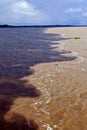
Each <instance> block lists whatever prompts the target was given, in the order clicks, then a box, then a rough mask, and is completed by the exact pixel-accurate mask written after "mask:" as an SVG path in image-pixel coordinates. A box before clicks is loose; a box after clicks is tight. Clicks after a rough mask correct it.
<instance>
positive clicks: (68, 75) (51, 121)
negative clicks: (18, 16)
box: [0, 27, 87, 130]
mask: <svg viewBox="0 0 87 130" xmlns="http://www.w3.org/2000/svg"><path fill="white" fill-rule="evenodd" d="M44 33H45V34H48V33H50V34H61V35H62V37H63V38H65V39H63V40H61V41H60V40H58V41H57V40H56V41H52V42H53V44H51V47H52V48H53V51H58V52H60V53H62V54H61V55H62V58H63V57H65V56H66V57H68V56H71V57H76V58H75V59H74V60H65V61H64V60H62V62H59V61H55V62H49V63H44V62H43V63H38V64H36V65H34V66H31V70H34V73H32V74H31V75H29V76H28V75H27V76H24V77H21V78H20V81H26V83H25V86H26V87H27V86H28V85H32V86H36V88H33V89H32V87H30V88H29V90H28V89H27V91H30V93H28V94H30V96H29V97H27V96H26V95H27V93H25V94H24V93H22V92H21V94H19V93H20V90H19V89H18V88H17V85H18V84H19V81H17V80H16V81H14V80H13V78H12V77H10V79H8V78H7V77H6V78H4V79H3V77H1V81H0V82H1V84H0V85H1V86H2V87H3V86H5V83H6V84H7V81H9V84H11V86H13V87H14V89H15V88H16V92H14V95H9V96H8V95H6V93H7V92H4V94H1V95H0V110H1V112H0V113H2V114H1V116H0V117H1V120H2V119H3V120H4V123H5V122H6V123H7V126H8V123H9V122H11V125H13V124H12V123H13V122H14V121H13V117H15V120H16V121H15V122H17V121H18V120H17V119H19V121H18V122H25V124H27V123H26V122H27V121H28V124H30V128H29V130H38V129H39V130H87V28H86V27H84V28H83V27H79V28H75V27H74V28H71V27H70V28H48V29H45V30H44ZM74 37H80V39H77V40H76V39H74ZM56 39H57V35H56ZM48 40H49V39H48ZM59 43H60V44H59ZM63 51H66V52H67V53H65V52H64V53H63ZM38 53H39V52H38ZM52 58H56V57H52ZM58 58H60V57H58ZM14 82H15V85H14ZM8 86H9V85H8ZM21 87H23V84H22V85H21ZM17 93H18V94H19V95H20V96H18V94H17ZM33 96H35V98H33ZM15 113H16V114H15ZM16 115H17V116H18V115H19V116H18V117H17V116H16ZM20 115H21V118H19V117H20ZM22 117H23V120H22ZM16 118H17V119H16ZM24 118H25V119H24ZM26 120H27V121H26ZM12 121H13V122H12ZM2 124H3V123H2ZM2 124H1V125H2ZM22 124H23V123H22ZM19 126H20V123H19ZM33 126H34V127H33ZM2 128H3V127H2ZM27 129H28V128H27V127H26V128H25V129H23V130H27ZM9 130H10V129H9ZM20 130H22V128H21V127H20Z"/></svg>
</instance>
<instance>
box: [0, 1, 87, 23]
mask: <svg viewBox="0 0 87 130" xmlns="http://www.w3.org/2000/svg"><path fill="white" fill-rule="evenodd" d="M0 24H12V25H48V24H49V25H56V24H62V25H66V24H70V25H87V0H1V1H0Z"/></svg>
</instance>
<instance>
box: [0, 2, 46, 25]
mask: <svg viewBox="0 0 87 130" xmlns="http://www.w3.org/2000/svg"><path fill="white" fill-rule="evenodd" d="M0 5H1V6H0V8H1V9H0V10H1V12H0V16H1V18H2V19H1V20H0V23H5V22H6V23H7V24H8V23H9V24H40V23H42V24H44V23H45V22H46V21H47V20H49V17H48V16H47V14H45V13H44V12H43V11H42V10H40V9H38V8H36V7H35V6H34V4H32V3H30V2H28V1H26V0H19V1H18V0H14V1H13V0H7V1H6V0H3V2H0ZM3 7H4V8H3Z"/></svg>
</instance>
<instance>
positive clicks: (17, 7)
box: [11, 1, 40, 16]
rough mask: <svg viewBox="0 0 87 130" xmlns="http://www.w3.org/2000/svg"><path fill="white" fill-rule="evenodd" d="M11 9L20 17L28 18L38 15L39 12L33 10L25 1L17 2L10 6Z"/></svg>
mask: <svg viewBox="0 0 87 130" xmlns="http://www.w3.org/2000/svg"><path fill="white" fill-rule="evenodd" d="M11 9H12V11H13V12H14V13H16V14H20V15H29V16H38V15H40V12H39V11H38V10H37V9H35V7H34V6H33V5H32V4H30V3H28V2H26V1H19V2H16V3H14V4H13V5H12V6H11Z"/></svg>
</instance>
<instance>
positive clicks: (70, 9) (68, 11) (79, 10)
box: [65, 8, 82, 13]
mask: <svg viewBox="0 0 87 130" xmlns="http://www.w3.org/2000/svg"><path fill="white" fill-rule="evenodd" d="M65 12H67V13H72V12H75V13H77V12H82V9H81V8H68V9H66V11H65Z"/></svg>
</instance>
